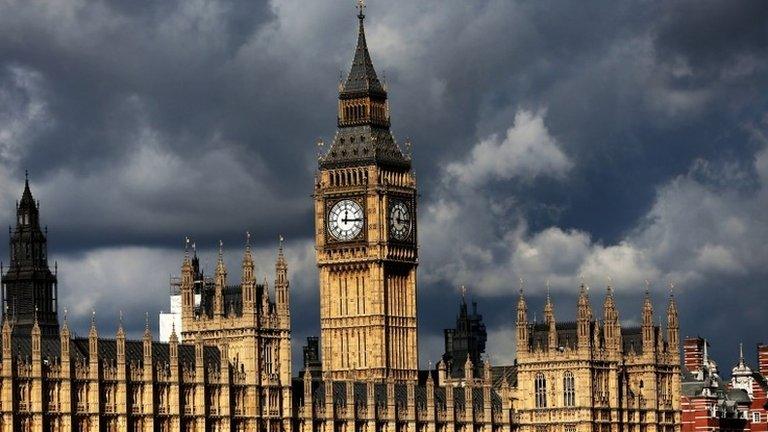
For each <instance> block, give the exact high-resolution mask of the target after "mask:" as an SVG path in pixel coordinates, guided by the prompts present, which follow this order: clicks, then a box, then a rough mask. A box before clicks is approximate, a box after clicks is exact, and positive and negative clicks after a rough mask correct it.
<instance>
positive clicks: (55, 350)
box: [12, 337, 220, 368]
mask: <svg viewBox="0 0 768 432" xmlns="http://www.w3.org/2000/svg"><path fill="white" fill-rule="evenodd" d="M98 346H99V359H100V360H104V359H107V360H113V361H114V360H117V341H116V340H115V339H99V345H98ZM12 347H13V354H14V356H17V357H21V358H23V359H27V358H29V357H30V356H31V355H32V340H31V339H30V338H29V337H14V338H13V344H12ZM40 349H41V355H42V358H43V359H46V358H47V359H51V360H52V359H58V358H59V357H61V345H60V340H59V339H58V338H42V339H41V343H40ZM169 356H170V354H169V347H168V344H167V343H164V342H152V358H153V359H154V361H155V362H158V363H167V362H168V361H169V360H170V357H169ZM203 356H204V358H205V363H206V365H208V364H213V365H214V366H215V367H217V368H218V367H219V365H220V356H219V349H218V348H216V347H213V346H205V347H203ZM70 358H71V359H72V360H78V361H88V359H89V346H88V338H87V337H75V338H72V340H71V342H70ZM125 360H126V362H127V363H131V362H137V363H141V362H142V361H143V360H144V342H142V341H132V340H126V341H125ZM179 361H180V363H181V364H188V365H190V366H194V365H195V346H194V345H186V344H179Z"/></svg>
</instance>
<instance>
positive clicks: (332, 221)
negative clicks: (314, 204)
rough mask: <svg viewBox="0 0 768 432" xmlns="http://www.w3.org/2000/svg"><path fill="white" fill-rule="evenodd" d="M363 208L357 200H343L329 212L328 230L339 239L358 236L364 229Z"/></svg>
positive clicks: (345, 239) (346, 239)
mask: <svg viewBox="0 0 768 432" xmlns="http://www.w3.org/2000/svg"><path fill="white" fill-rule="evenodd" d="M363 222H364V215H363V208H362V207H360V204H358V203H357V202H356V201H352V200H349V199H345V200H341V201H339V202H337V203H336V204H334V205H333V207H331V211H330V212H329V213H328V232H330V233H331V236H333V238H335V239H336V240H339V241H348V240H352V239H354V238H356V237H357V236H358V235H359V234H360V231H362V230H363Z"/></svg>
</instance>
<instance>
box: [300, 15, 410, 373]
mask: <svg viewBox="0 0 768 432" xmlns="http://www.w3.org/2000/svg"><path fill="white" fill-rule="evenodd" d="M358 19H359V21H360V23H359V25H360V29H359V34H358V40H357V49H356V51H355V56H354V60H353V61H352V67H351V69H350V71H349V75H348V77H347V79H346V80H345V81H343V82H342V83H341V84H340V88H339V112H338V131H337V132H336V136H335V137H334V139H333V143H332V144H331V146H330V148H329V149H328V151H327V152H326V153H325V154H324V155H322V156H321V157H320V158H319V171H318V174H317V179H316V184H315V193H314V198H315V228H316V230H315V244H316V249H317V265H318V267H319V273H320V327H321V336H322V357H323V373H324V374H325V376H326V377H328V378H331V379H340V378H345V379H346V378H350V377H351V378H354V379H368V378H371V379H377V380H380V379H384V378H393V379H396V380H406V379H415V378H416V372H417V368H418V353H417V340H416V338H417V335H416V266H417V262H418V261H417V243H416V179H415V176H414V174H413V172H412V170H411V160H410V156H408V155H405V154H404V153H403V152H402V151H401V150H400V148H399V147H398V145H397V143H396V142H395V139H394V137H393V136H392V133H391V132H390V130H389V125H390V118H389V104H388V103H387V92H386V90H385V88H384V86H383V85H382V84H381V82H380V81H379V79H378V77H377V76H376V71H375V70H374V68H373V64H372V62H371V57H370V54H369V53H368V47H367V45H366V41H365V29H364V26H363V21H364V19H365V16H364V15H363V5H362V2H361V5H360V14H359V15H358Z"/></svg>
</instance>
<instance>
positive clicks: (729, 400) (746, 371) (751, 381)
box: [681, 337, 768, 432]
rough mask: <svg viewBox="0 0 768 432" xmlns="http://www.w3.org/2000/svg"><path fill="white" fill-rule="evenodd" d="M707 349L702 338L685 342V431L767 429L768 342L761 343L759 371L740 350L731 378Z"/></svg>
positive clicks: (751, 431) (753, 431) (764, 431)
mask: <svg viewBox="0 0 768 432" xmlns="http://www.w3.org/2000/svg"><path fill="white" fill-rule="evenodd" d="M708 348H709V343H708V342H707V341H706V340H704V339H702V338H700V337H697V338H688V339H686V340H685V343H684V345H683V353H684V362H683V363H684V367H683V379H682V396H681V405H682V410H683V413H682V431H683V432H711V431H727V432H735V431H744V432H746V431H749V432H768V345H765V344H760V345H758V349H757V351H758V368H757V370H756V371H753V370H752V369H751V368H750V367H749V366H748V365H747V363H746V362H745V360H744V355H743V351H741V350H740V355H739V362H738V364H737V365H736V366H735V367H734V368H733V369H732V370H731V380H730V381H727V380H724V379H723V378H722V377H721V376H720V373H719V371H718V368H717V363H716V362H715V361H714V360H712V359H711V358H710V357H709V355H708Z"/></svg>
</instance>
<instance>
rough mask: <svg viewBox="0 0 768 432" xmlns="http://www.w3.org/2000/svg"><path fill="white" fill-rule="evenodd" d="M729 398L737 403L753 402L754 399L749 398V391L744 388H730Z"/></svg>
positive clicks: (728, 391)
mask: <svg viewBox="0 0 768 432" xmlns="http://www.w3.org/2000/svg"><path fill="white" fill-rule="evenodd" d="M726 393H727V394H728V399H729V400H732V401H734V402H736V403H746V404H749V403H752V399H750V398H749V393H747V391H746V390H744V389H728V390H727V392H726Z"/></svg>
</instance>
